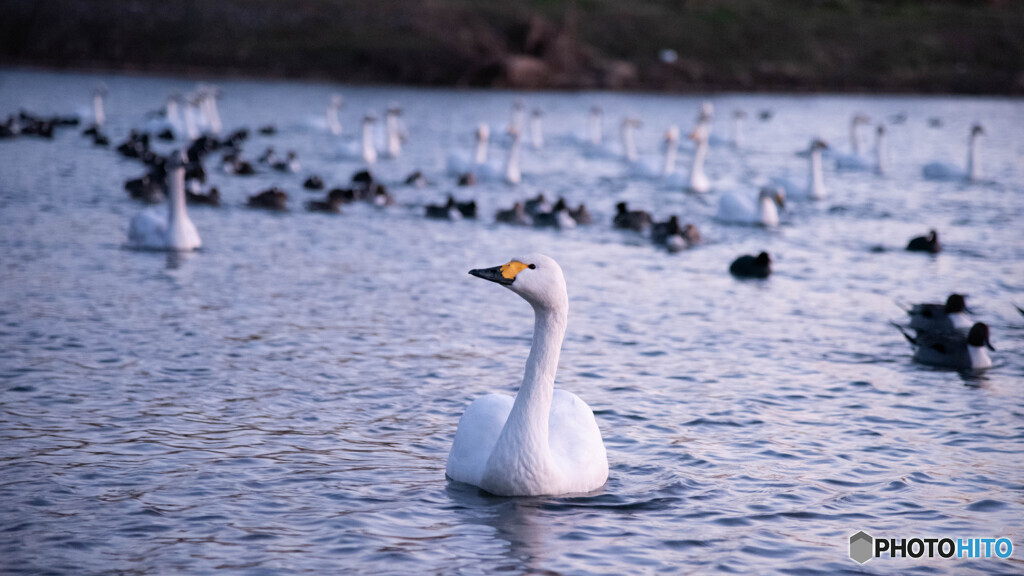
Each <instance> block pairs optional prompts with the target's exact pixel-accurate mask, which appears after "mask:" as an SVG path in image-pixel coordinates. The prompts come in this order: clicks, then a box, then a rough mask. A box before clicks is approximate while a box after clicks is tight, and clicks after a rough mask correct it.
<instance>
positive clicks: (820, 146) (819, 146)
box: [810, 138, 828, 152]
mask: <svg viewBox="0 0 1024 576" xmlns="http://www.w3.org/2000/svg"><path fill="white" fill-rule="evenodd" d="M810 150H811V152H814V151H817V150H828V143H826V142H825V141H824V140H822V139H821V138H815V139H814V140H811V148H810Z"/></svg>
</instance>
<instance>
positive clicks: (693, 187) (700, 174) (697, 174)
mask: <svg viewBox="0 0 1024 576" xmlns="http://www.w3.org/2000/svg"><path fill="white" fill-rule="evenodd" d="M690 140H693V141H694V142H696V144H697V150H696V152H694V153H693V164H691V165H690V180H689V183H688V184H687V187H686V188H687V190H689V191H690V192H707V191H708V190H710V189H711V181H710V180H708V177H707V175H706V174H704V158H705V157H706V156H707V154H708V128H707V124H703V123H698V125H697V129H696V130H694V131H693V132H692V133H691V134H690Z"/></svg>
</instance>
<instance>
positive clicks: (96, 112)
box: [92, 94, 107, 126]
mask: <svg viewBox="0 0 1024 576" xmlns="http://www.w3.org/2000/svg"><path fill="white" fill-rule="evenodd" d="M92 118H93V121H94V122H96V125H97V126H103V123H104V122H106V121H107V115H106V114H104V113H103V96H102V95H100V94H93V95H92Z"/></svg>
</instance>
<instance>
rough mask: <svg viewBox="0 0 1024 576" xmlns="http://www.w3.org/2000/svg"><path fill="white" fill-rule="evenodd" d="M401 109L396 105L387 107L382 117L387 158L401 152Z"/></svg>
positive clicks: (396, 156)
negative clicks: (386, 143) (385, 130)
mask: <svg viewBox="0 0 1024 576" xmlns="http://www.w3.org/2000/svg"><path fill="white" fill-rule="evenodd" d="M401 116H402V109H401V108H400V107H399V106H397V105H391V106H389V107H388V111H387V115H386V116H385V117H384V124H385V128H386V129H387V140H388V149H387V155H388V158H398V157H399V156H400V155H401V154H402V140H403V138H402V127H401V119H400V117H401Z"/></svg>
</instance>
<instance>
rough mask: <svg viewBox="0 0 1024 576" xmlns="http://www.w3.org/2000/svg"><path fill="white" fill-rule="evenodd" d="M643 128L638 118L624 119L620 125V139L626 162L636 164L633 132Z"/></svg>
mask: <svg viewBox="0 0 1024 576" xmlns="http://www.w3.org/2000/svg"><path fill="white" fill-rule="evenodd" d="M641 126H643V123H641V122H640V121H639V120H637V119H636V118H632V117H630V118H623V120H622V124H620V125H619V137H620V138H621V140H622V155H623V157H624V158H625V160H626V162H636V157H637V156H636V141H635V140H634V138H633V130H635V129H637V128H639V127H641Z"/></svg>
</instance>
